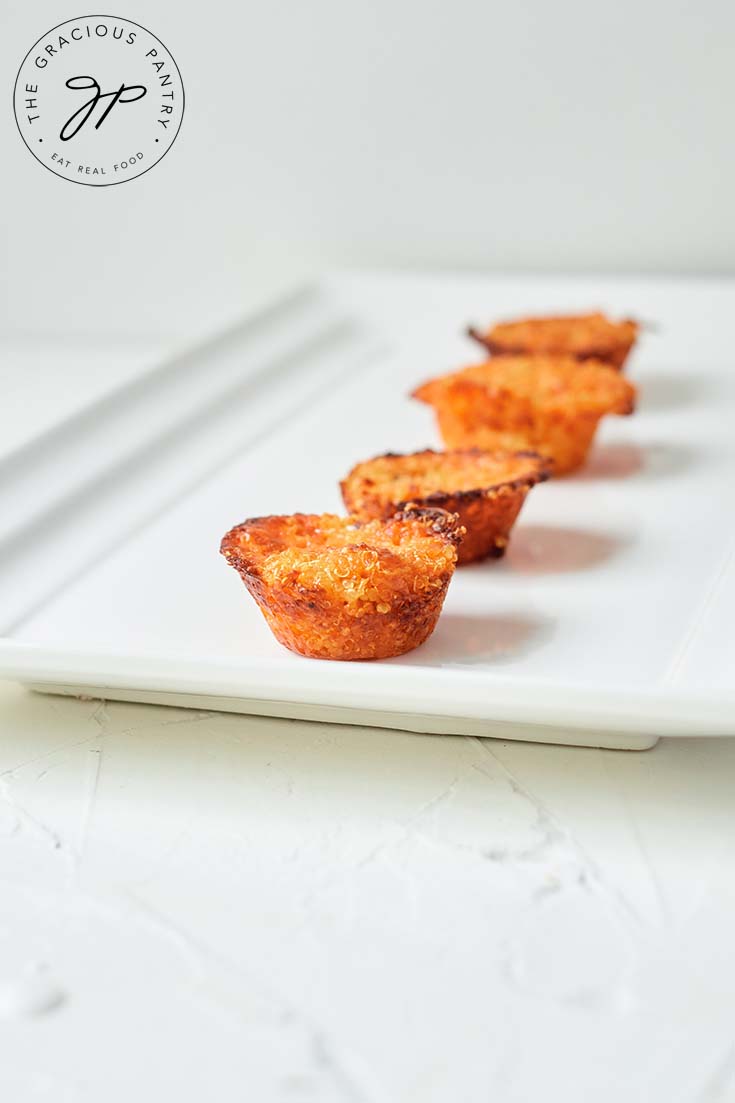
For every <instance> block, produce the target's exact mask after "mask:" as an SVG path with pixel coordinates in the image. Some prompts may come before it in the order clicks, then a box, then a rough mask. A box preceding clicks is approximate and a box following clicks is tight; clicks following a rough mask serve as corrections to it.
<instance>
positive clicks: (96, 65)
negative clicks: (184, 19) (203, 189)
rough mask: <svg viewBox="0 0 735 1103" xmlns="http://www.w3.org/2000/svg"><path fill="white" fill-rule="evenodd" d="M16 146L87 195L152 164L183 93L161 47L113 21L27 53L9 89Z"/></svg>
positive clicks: (165, 145)
mask: <svg viewBox="0 0 735 1103" xmlns="http://www.w3.org/2000/svg"><path fill="white" fill-rule="evenodd" d="M13 107H14V110H15V119H16V122H17V123H18V129H19V130H20V133H21V137H22V138H23V141H24V142H25V144H26V145H27V146H28V148H29V150H30V151H31V153H32V154H33V156H34V157H35V158H36V160H38V161H40V162H41V164H42V165H44V166H45V167H46V168H47V169H50V170H51V172H54V173H56V175H57V176H62V177H63V178H64V179H65V180H73V181H75V183H77V184H89V185H91V186H92V187H106V186H108V185H110V184H123V183H125V182H126V181H128V180H134V179H135V177H136V176H142V174H143V173H144V172H147V171H148V169H151V168H153V166H154V165H156V164H158V162H159V161H160V160H161V158H162V157H164V156H165V155H166V153H168V151H169V149H170V148H171V146H172V145H173V142H174V140H175V138H176V135H177V134H178V132H179V127H180V126H181V120H182V117H183V114H184V86H183V84H182V81H181V74H180V73H179V70H178V66H177V65H176V62H175V61H174V59H173V57H172V56H171V53H170V52H169V51H168V50H167V49H166V47H165V46H164V45H163V43H162V42H161V40H160V39H158V38H156V36H155V35H152V34H151V33H150V31H147V30H146V29H145V27H141V26H140V24H138V23H133V21H132V20H130V19H119V18H118V17H117V16H111V15H86V16H81V17H80V18H79V19H69V20H67V22H66V23H60V24H59V26H58V27H54V28H53V29H52V30H50V31H48V32H47V34H45V35H43V37H42V38H39V40H38V42H36V44H35V45H34V46H33V47H32V48H31V49H30V50H29V51H28V53H27V54H26V56H25V58H24V59H23V63H22V64H21V67H20V69H19V70H18V76H17V78H16V81H15V91H14V94H13Z"/></svg>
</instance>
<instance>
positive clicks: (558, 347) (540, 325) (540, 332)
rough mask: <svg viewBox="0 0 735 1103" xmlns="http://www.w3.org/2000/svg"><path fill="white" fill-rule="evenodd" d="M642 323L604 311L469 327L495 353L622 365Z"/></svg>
mask: <svg viewBox="0 0 735 1103" xmlns="http://www.w3.org/2000/svg"><path fill="white" fill-rule="evenodd" d="M639 329H640V326H639V324H638V322H634V321H633V320H632V319H630V318H624V319H622V320H621V321H619V322H614V321H613V320H612V319H610V318H607V317H606V316H605V315H604V314H569V315H563V316H559V317H551V318H519V319H517V320H516V321H512V322H499V323H498V324H497V325H494V326H492V327H491V328H490V329H489V330H488V331H487V332H485V333H483V332H478V330H476V329H472V328H470V329H469V330H468V332H469V335H470V337H473V338H474V339H475V340H476V341H479V342H480V344H481V345H484V347H485V348H486V349H487V350H488V352H489V353H490V355H491V356H503V355H505V356H539V355H557V356H573V357H574V359H575V360H604V361H605V363H606V364H611V365H612V366H613V367H615V368H618V369H620V368H622V367H623V364H624V363H625V361H626V359H627V357H628V354H629V353H630V350H631V349H632V348H633V345H634V344H635V342H636V339H637V337H638V332H639Z"/></svg>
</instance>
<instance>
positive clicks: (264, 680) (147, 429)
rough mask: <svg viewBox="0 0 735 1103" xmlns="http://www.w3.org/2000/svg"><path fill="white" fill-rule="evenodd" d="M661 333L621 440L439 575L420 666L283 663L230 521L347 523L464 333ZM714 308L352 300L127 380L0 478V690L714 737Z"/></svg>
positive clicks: (690, 303)
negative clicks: (222, 544) (236, 559)
mask: <svg viewBox="0 0 735 1103" xmlns="http://www.w3.org/2000/svg"><path fill="white" fill-rule="evenodd" d="M597 306H599V307H601V308H603V309H606V310H609V311H610V312H611V313H613V314H615V313H620V314H632V315H635V316H638V317H641V318H643V319H647V320H650V321H651V322H653V323H655V329H652V330H651V331H650V332H648V333H646V334H645V335H644V338H643V340H642V342H641V345H640V348H639V350H637V351H636V353H635V354H634V356H633V358H632V361H631V362H630V367H629V372H630V375H631V377H632V378H633V379H634V380H635V381H636V382H637V383H638V384H639V385H640V390H641V400H640V405H639V411H638V412H637V413H636V415H635V416H634V417H633V418H620V419H618V418H610V419H607V421H605V422H604V423H603V425H602V427H601V431H600V433H599V435H598V440H597V445H596V448H595V452H594V455H593V457H592V460H591V463H590V465H589V466H588V468H587V469H586V470H585V471H584V472H583V473H581V474H579V475H578V476H574V477H571V478H567V479H563V480H561V479H560V480H557V481H552V482H550V483H547V484H544V485H543V486H540V487H537V488H536V489H535V490H533V491H532V492H531V494H530V496H529V498H528V501H527V503H526V506H525V507H524V511H523V513H522V515H521V518H520V521H519V523H518V525H517V528H516V531H515V534H514V537H513V539H512V542H511V546H510V548H509V551H508V554H507V556H506V558H505V559H504V560H493V561H490V562H488V563H486V564H481V565H476V566H472V567H467V568H463V569H461V570H459V571H458V572H457V573H456V575H455V578H454V580H453V581H452V584H451V586H450V591H449V595H448V597H447V602H446V605H445V609H444V613H443V614H442V617H441V620H440V622H439V626H438V628H437V630H436V632H435V633H434V635H433V637H432V638H431V639H430V640H429V641H428V643H427V644H425V645H424V646H423V647H422V648H419V649H418V650H417V651H415V652H413V653H411V654H409V655H405V656H403V657H401V658H398V659H393V660H389V661H383V662H375V663H362V664H361V663H326V662H320V661H314V660H308V659H303V658H299V657H297V656H295V655H292V654H290V653H289V652H287V651H285V650H283V649H282V648H281V647H280V646H279V645H278V644H277V643H276V642H275V640H274V639H273V638H272V636H271V635H270V632H269V630H268V629H267V627H266V625H265V622H264V621H263V620H262V618H261V616H260V613H259V611H258V609H257V607H256V606H255V604H254V603H253V602H252V600H251V599H250V597H249V595H248V594H247V592H246V590H245V588H244V586H243V585H242V583H241V581H240V579H239V578H238V576H237V575H236V574H235V572H234V571H232V570H231V569H230V568H228V567H227V565H226V564H225V562H224V560H223V559H222V558H221V557H220V556H219V554H218V545H219V540H220V537H221V536H222V534H223V533H224V532H225V531H226V529H228V528H229V527H231V526H232V525H233V524H235V523H236V522H238V521H240V520H243V519H244V518H246V517H251V516H257V515H260V514H267V513H279V512H293V511H302V512H312V511H313V512H322V511H325V510H329V511H337V512H341V509H342V507H341V501H340V497H339V491H338V487H337V483H338V480H339V479H340V478H341V477H342V476H343V475H344V474H345V473H346V472H347V471H348V470H349V468H350V467H351V466H352V465H353V464H354V463H355V462H356V461H358V460H360V459H364V458H367V457H369V456H371V455H374V454H377V453H380V452H385V451H389V450H393V451H405V450H412V449H414V448H418V447H425V446H427V445H434V446H436V447H438V446H440V441H439V439H438V437H437V434H436V429H435V426H434V423H433V418H432V415H431V411H430V410H429V409H428V408H427V407H425V406H423V405H421V404H419V403H417V402H414V401H411V400H410V399H409V398H408V392H409V391H410V390H411V388H412V387H413V386H415V384H416V383H418V382H420V381H421V380H423V379H425V378H428V377H429V376H431V375H434V374H438V373H441V372H445V371H447V370H451V369H453V368H455V367H459V366H462V365H463V364H465V363H468V362H471V361H472V360H473V359H476V358H477V356H478V353H477V351H476V348H475V347H474V346H473V345H472V344H471V342H470V341H469V340H468V339H467V338H466V337H465V336H464V335H463V332H464V329H465V327H466V325H467V323H469V322H477V323H481V324H484V323H488V322H490V321H491V320H492V319H494V318H500V317H503V316H512V315H514V314H524V313H543V312H552V311H573V310H578V309H585V308H591V307H597ZM733 317H735V283H732V282H726V281H700V282H691V281H690V282H683V281H673V280H672V281H660V280H659V281H653V280H618V281H615V280H609V279H587V280H579V279H577V280H557V279H554V280H552V279H542V278H534V279H512V278H500V277H493V278H480V277H467V276H465V277H459V276H457V277H450V276H436V277H435V276H417V275H409V274H406V275H401V274H393V275H388V274H370V273H345V274H336V275H334V276H332V277H329V278H325V279H324V280H323V281H322V282H320V283H319V284H315V285H314V286H313V287H309V288H306V289H303V290H301V291H299V292H297V293H295V294H294V295H292V296H291V297H289V298H288V299H285V300H284V301H282V302H279V303H277V304H275V305H274V306H273V307H272V308H271V309H269V310H267V311H265V312H262V313H260V314H259V315H257V316H256V317H253V318H250V319H246V320H245V321H243V322H242V323H241V324H239V325H237V326H235V327H234V328H233V329H232V330H230V331H229V332H227V333H224V334H222V335H220V336H219V337H217V338H216V339H214V340H211V341H209V342H205V343H203V344H202V345H201V346H200V347H198V348H195V349H192V350H190V351H188V352H186V353H185V354H184V355H182V356H179V357H177V358H175V359H174V360H172V361H170V362H169V363H167V364H164V365H162V366H161V367H160V368H157V369H156V370H155V371H153V372H151V373H149V374H147V375H144V376H143V377H141V378H138V379H136V380H135V381H134V382H133V383H131V384H130V385H129V386H127V387H124V388H122V389H121V390H119V391H117V392H115V393H114V394H112V395H111V396H108V397H106V398H104V399H102V400H101V401H99V402H97V403H96V404H94V405H92V406H90V407H88V408H86V409H83V410H82V411H81V412H80V413H79V414H77V415H75V416H74V417H73V418H71V419H70V420H67V421H66V422H64V423H63V424H61V425H60V426H58V427H57V428H55V429H53V430H52V431H50V432H48V433H46V434H45V435H43V436H42V437H40V438H38V439H37V440H35V441H34V442H32V443H31V444H30V445H28V446H26V447H25V448H23V449H21V450H20V451H18V452H17V453H15V454H13V455H11V456H10V457H9V458H8V459H6V460H4V461H3V462H2V464H0V518H2V533H1V535H0V633H1V634H2V640H1V641H0V675H2V676H5V677H8V678H13V679H16V680H20V681H22V682H24V683H26V684H28V685H31V686H33V687H34V688H37V689H45V690H49V691H52V692H67V693H85V694H92V695H96V696H104V697H108V698H120V699H130V700H140V701H161V702H164V703H167V702H171V703H177V704H190V705H192V706H193V707H197V708H201V707H209V708H221V709H226V710H231V711H240V712H245V713H258V714H264V715H281V716H293V717H305V718H308V719H319V720H323V721H328V720H335V721H341V722H345V721H347V722H355V723H362V724H381V725H389V726H394V727H399V728H404V729H407V730H413V731H419V732H439V733H454V734H471V735H488V736H500V737H503V738H523V739H537V740H543V741H554V742H566V743H578V744H582V745H594V746H613V747H631V748H632V747H639V748H642V747H646V746H650V745H652V744H653V743H654V742H655V741H656V739H657V738H658V737H659V736H660V735H690V736H697V735H732V734H735V686H734V683H733V646H732V624H733V621H734V620H735V512H734V508H733V507H735V490H734V487H735V434H733V428H732V426H733V413H734V412H735V365H734V364H733V356H732V354H731V351H730V337H729V335H730V332H731V325H732V319H733Z"/></svg>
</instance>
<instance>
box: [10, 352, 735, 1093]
mask: <svg viewBox="0 0 735 1103" xmlns="http://www.w3.org/2000/svg"><path fill="white" fill-rule="evenodd" d="M160 347H161V345H160V344H154V343H146V342H130V343H129V344H124V345H120V344H118V346H117V347H116V349H115V351H114V353H113V352H111V351H110V349H109V348H103V347H98V346H96V345H94V344H91V343H90V342H79V343H77V344H74V343H71V344H70V343H69V342H68V341H67V342H65V343H63V344H62V346H61V348H59V343H58V342H53V343H52V342H48V343H45V344H38V343H34V344H30V343H28V342H22V341H15V342H7V341H6V342H5V343H4V345H3V349H2V352H3V365H4V366H3V368H2V383H3V389H4V394H5V396H6V400H5V402H4V405H0V438H1V439H2V442H3V443H2V448H0V452H4V451H7V450H9V449H10V448H11V447H14V446H17V445H18V444H19V443H21V442H22V441H23V440H24V439H26V438H27V437H29V436H30V435H32V434H33V433H34V432H35V431H37V430H38V429H39V428H42V427H44V426H45V425H48V424H49V423H50V422H52V421H53V420H54V418H56V417H58V416H59V415H60V414H62V413H64V412H65V411H66V410H68V409H71V408H72V407H73V406H74V404H75V403H76V402H77V401H78V398H77V396H78V395H80V394H87V395H89V394H90V390H91V389H94V390H96V391H97V393H99V391H100V390H103V389H104V388H105V387H107V386H109V385H111V384H112V383H113V382H114V381H115V380H116V379H117V378H122V377H124V376H125V375H126V374H128V373H130V372H133V371H135V370H139V368H140V366H141V365H142V364H144V363H145V362H146V361H147V360H150V358H151V357H152V356H154V355H155V354H156V353H157V352H158V351H159V349H160ZM19 367H22V369H23V370H22V372H19ZM62 373H63V374H62ZM8 396H9V397H8ZM734 775H735V740H730V739H720V740H709V739H677V740H662V741H661V742H660V743H659V744H658V746H657V747H656V748H655V749H654V750H652V751H649V752H646V753H641V754H637V753H629V752H616V751H599V750H580V749H572V748H562V747H553V746H542V745H537V744H523V743H504V742H496V741H482V742H481V741H478V740H474V739H467V738H460V737H450V736H416V735H408V734H404V733H398V732H391V731H386V730H381V729H359V728H352V727H344V726H339V725H319V724H308V723H305V722H298V721H285V720H271V719H256V718H248V717H243V716H228V715H217V714H209V713H206V714H202V713H195V712H188V711H183V710H177V709H165V708H156V707H152V706H144V705H128V704H114V703H107V704H104V703H100V702H97V701H77V700H73V699H65V698H54V697H43V696H39V695H34V694H30V693H27V692H25V691H24V690H22V689H20V688H18V687H16V686H13V685H9V684H5V685H2V686H0V1043H1V1044H0V1053H1V1057H0V1099H3V1100H8V1101H13V1103H25V1101H26V1100H28V1101H35V1100H46V1099H48V1100H53V1101H54V1103H67V1101H83V1103H93V1101H94V1103H99V1101H104V1103H129V1101H130V1100H140V1101H145V1103H148V1101H149V1100H150V1101H151V1103H153V1101H155V1103H159V1101H161V1100H168V1099H176V1100H177V1101H178V1103H189V1101H191V1103H194V1101H200V1100H201V1099H203V1098H212V1099H216V1100H218V1101H221V1103H228V1101H238V1103H239V1101H243V1103H246V1101H247V1103H272V1101H273V1103H276V1101H277V1103H281V1101H284V1103H287V1101H294V1103H307V1101H308V1103H317V1101H318V1103H322V1101H324V1103H333V1101H334V1103H336V1101H340V1103H342V1101H344V1103H389V1101H390V1103H393V1101H395V1103H445V1101H446V1103H490V1101H492V1103H527V1101H532V1100H538V1099H551V1100H560V1101H564V1103H577V1101H579V1103H590V1101H592V1100H594V1101H595V1103H608V1101H609V1103H618V1101H620V1100H626V1103H657V1101H659V1100H666V1103H690V1101H691V1103H728V1101H731V1100H735V1027H734V1025H733V1023H734V1022H735V1017H734V1015H733V1006H734V997H733V991H734V990H735V950H734V949H733V931H734V930H735V845H734V844H735V801H734V800H733V776H734Z"/></svg>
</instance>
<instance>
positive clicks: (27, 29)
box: [0, 0, 735, 334]
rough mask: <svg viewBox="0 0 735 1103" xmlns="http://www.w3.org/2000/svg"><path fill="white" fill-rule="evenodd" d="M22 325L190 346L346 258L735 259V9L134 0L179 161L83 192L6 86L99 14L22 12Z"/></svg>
mask: <svg viewBox="0 0 735 1103" xmlns="http://www.w3.org/2000/svg"><path fill="white" fill-rule="evenodd" d="M3 10H4V13H5V14H4V16H3V19H2V35H1V36H0V54H1V56H2V62H3V66H2V71H3V73H4V74H5V76H4V78H3V79H4V80H5V81H6V85H7V87H6V95H5V104H6V107H5V110H4V111H3V112H2V118H1V119H0V127H1V128H2V129H1V130H0V133H1V135H2V140H3V151H4V152H3V166H2V167H3V174H2V180H3V199H4V218H3V229H2V232H3V234H4V236H5V238H6V241H5V251H6V256H7V263H6V265H5V266H4V272H3V280H4V281H5V285H4V287H3V319H2V321H3V324H4V328H5V329H6V330H7V329H11V330H14V331H16V332H24V331H33V332H39V331H43V332H45V333H49V334H53V333H55V332H75V333H77V332H86V331H94V332H98V333H99V332H103V333H104V332H110V333H122V332H125V333H130V332H136V333H137V332H155V333H170V332H174V331H176V332H182V331H187V330H190V329H192V328H200V327H201V326H204V325H207V324H209V323H210V322H212V323H214V322H215V321H217V320H218V319H219V318H220V317H224V316H228V315H232V314H233V313H236V312H237V310H238V308H239V306H240V304H241V303H242V302H243V301H246V300H248V299H250V298H251V297H252V296H253V295H254V294H255V293H257V292H258V291H263V290H264V289H265V288H266V287H268V286H270V284H271V282H273V281H277V280H279V279H280V278H281V275H282V274H284V273H286V272H287V271H292V270H293V271H298V270H303V269H304V268H309V267H311V266H318V265H321V264H326V263H330V262H333V261H338V262H343V261H348V262H351V263H363V264H365V263H367V264H399V265H422V264H431V265H443V266H452V267H482V268H489V269H490V268H492V269H509V270H510V269H512V270H518V269H536V270H538V269H545V270H546V269H548V270H565V269H573V270H577V271H580V270H583V271H590V272H596V271H601V270H606V269H607V270H617V271H620V270H637V271H641V270H645V271H655V270H666V271H674V272H684V271H687V272H727V271H732V270H733V268H734V267H735V219H733V214H732V205H733V194H734V193H735V142H734V141H733V121H732V112H733V104H734V103H735V95H734V94H735V66H734V65H733V49H734V44H735V6H733V5H732V4H730V3H728V0H702V2H700V3H699V4H694V3H692V2H691V0H689V2H685V0H614V2H612V0H610V2H608V3H605V4H601V3H594V2H592V3H590V2H585V0H502V2H500V0H452V2H451V3H449V2H447V0H369V2H368V0H361V2H359V3H358V2H355V0H261V2H259V3H255V2H254V0H244V2H243V0H238V2H235V0H229V2H225V0H208V2H206V3H197V2H192V3H187V4H183V3H175V2H174V0H146V2H142V0H115V4H114V5H111V6H110V14H112V15H118V16H120V17H127V18H130V19H133V20H136V21H138V22H140V23H142V24H144V25H145V26H147V27H148V28H149V29H150V30H151V31H153V33H154V34H157V35H158V36H159V37H160V38H161V39H162V40H163V41H164V42H165V43H166V45H167V46H168V47H169V48H170V50H171V51H172V53H173V54H174V56H175V57H176V60H177V62H178V65H179V68H180V70H181V73H182V76H183V80H184V85H185V88H186V94H187V107H186V115H185V118H184V123H183V126H182V130H181V133H180V135H179V138H178V140H177V142H176V144H175V145H174V147H173V149H172V150H171V152H170V153H169V155H168V156H167V157H166V158H165V160H164V161H163V162H162V163H161V164H160V165H159V166H157V167H156V168H155V169H154V170H153V171H152V172H149V173H148V174H146V175H145V176H142V177H140V178H139V179H137V180H136V181H134V182H131V183H128V184H125V185H123V186H120V187H113V188H102V189H93V188H83V187H79V186H76V185H72V184H70V183H68V182H65V181H62V180H59V179H58V178H57V177H55V176H53V175H52V174H51V173H49V172H46V171H44V170H43V168H41V166H40V165H39V164H37V163H36V161H35V160H34V159H33V158H32V157H31V156H30V155H29V153H28V151H27V150H26V149H25V147H24V145H23V143H22V142H21V140H20V137H19V136H18V134H17V131H16V127H15V122H14V119H13V115H12V111H11V110H10V97H11V90H12V83H13V80H14V77H15V72H16V70H17V67H18V65H19V64H20V61H21V59H22V57H23V55H24V54H25V52H26V51H27V50H28V49H29V47H30V46H31V45H32V43H33V42H34V41H35V40H36V39H37V38H38V37H39V36H40V35H41V34H43V33H44V32H45V31H46V30H48V29H49V28H50V27H52V26H53V25H54V24H56V23H59V22H61V21H62V20H65V19H68V18H71V17H74V16H78V15H82V14H86V12H85V10H84V5H83V4H81V2H80V0H73V2H72V0H64V2H63V3H60V2H59V0H37V2H35V3H33V4H28V3H27V2H26V0H5V3H4V8H3Z"/></svg>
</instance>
